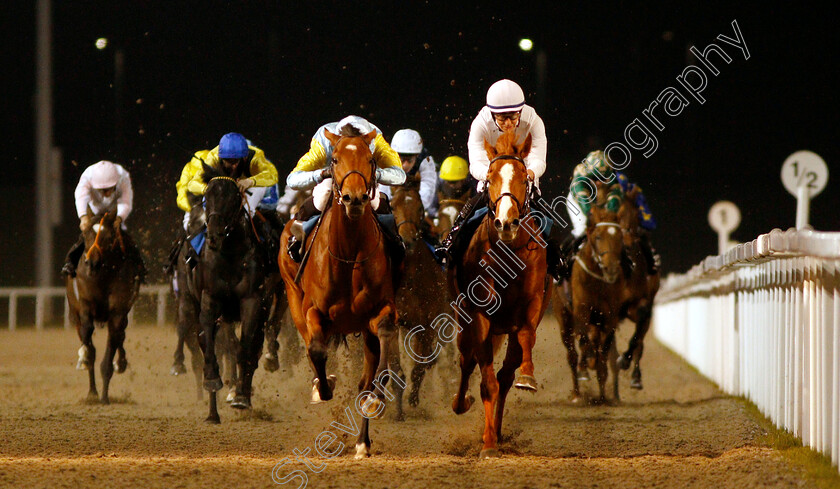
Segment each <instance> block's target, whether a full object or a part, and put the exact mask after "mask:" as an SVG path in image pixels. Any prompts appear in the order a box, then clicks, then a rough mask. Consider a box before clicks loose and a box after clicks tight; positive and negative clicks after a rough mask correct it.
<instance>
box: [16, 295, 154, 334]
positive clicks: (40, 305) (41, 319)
mask: <svg viewBox="0 0 840 489" xmlns="http://www.w3.org/2000/svg"><path fill="white" fill-rule="evenodd" d="M169 294H170V287H169V285H167V284H161V285H143V286H141V287H140V295H152V296H156V301H157V304H156V316H157V317H156V322H157V325H158V326H162V325H163V324H164V323H165V322H166V302H167V300H168V297H169ZM22 297H34V298H35V329H38V330H41V329H44V323H45V322H46V314H45V311H46V307H45V304H46V303H47V301H48V299H50V298H53V297H65V289H64V287H0V300H2V299H3V298H7V299H8V301H9V321H8V325H9V330H10V331H14V330H15V329H16V328H17V324H18V314H17V311H18V299H20V298H22ZM133 314H134V309H133V308H132V310H131V312H130V313H129V315H128V320H129V322H132V321H133ZM64 328H65V329H69V328H70V307H69V305H68V304H67V300H66V299H65V301H64Z"/></svg>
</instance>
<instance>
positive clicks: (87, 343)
mask: <svg viewBox="0 0 840 489" xmlns="http://www.w3.org/2000/svg"><path fill="white" fill-rule="evenodd" d="M76 317H77V321H78V323H77V324H76V332H77V333H78V335H79V340H81V342H82V346H81V347H80V348H79V361H78V362H77V363H76V368H77V369H78V370H87V371H88V382H89V388H88V395H87V397H88V399H89V400H95V399H98V398H99V393H98V392H97V390H96V375H95V373H94V370H93V365H94V362H95V361H96V347H95V346H93V330H94V327H93V318H91V317H90V315H89V314H84V313H82V314H77V315H76Z"/></svg>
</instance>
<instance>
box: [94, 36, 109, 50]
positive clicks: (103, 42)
mask: <svg viewBox="0 0 840 489" xmlns="http://www.w3.org/2000/svg"><path fill="white" fill-rule="evenodd" d="M107 47H108V39H105V38H104V37H100V38H99V39H97V40H96V49H98V50H100V51H102V50H103V49H105V48H107Z"/></svg>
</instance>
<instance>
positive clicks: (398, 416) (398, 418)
mask: <svg viewBox="0 0 840 489" xmlns="http://www.w3.org/2000/svg"><path fill="white" fill-rule="evenodd" d="M394 421H405V413H404V412H402V411H399V412H398V413H397V414H395V415H394Z"/></svg>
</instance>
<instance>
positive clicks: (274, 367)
mask: <svg viewBox="0 0 840 489" xmlns="http://www.w3.org/2000/svg"><path fill="white" fill-rule="evenodd" d="M264 358H265V360H264V361H263V368H265V370H266V371H267V372H276V371H278V370H280V360H278V359H277V356H276V355H271V354H269V353H266V354H265V357H264Z"/></svg>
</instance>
